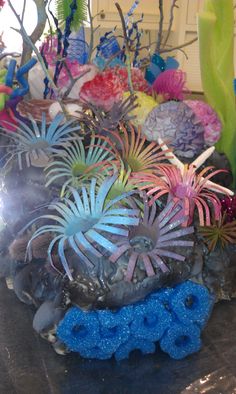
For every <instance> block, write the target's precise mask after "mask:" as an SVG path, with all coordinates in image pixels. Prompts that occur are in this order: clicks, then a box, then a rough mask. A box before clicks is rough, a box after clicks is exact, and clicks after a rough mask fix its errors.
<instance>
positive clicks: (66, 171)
mask: <svg viewBox="0 0 236 394" xmlns="http://www.w3.org/2000/svg"><path fill="white" fill-rule="evenodd" d="M61 153H63V155H61ZM58 156H59V157H58V158H57V160H55V161H53V162H51V163H50V164H49V165H48V166H47V167H46V176H47V178H49V179H48V181H47V183H46V186H49V185H50V184H51V183H53V182H55V181H57V180H58V179H60V178H65V182H64V183H63V186H62V189H61V195H62V196H63V195H64V193H65V190H66V189H67V188H68V187H69V186H72V187H76V188H77V187H79V186H80V185H81V184H82V183H84V182H86V181H88V180H89V179H91V178H92V177H96V178H97V179H98V180H100V181H102V180H103V179H104V178H105V176H107V175H109V174H110V175H111V174H113V173H114V172H115V171H117V168H118V167H119V162H118V161H117V160H116V159H115V155H114V154H113V153H112V152H111V151H110V150H109V148H108V146H107V142H106V141H102V140H101V139H100V138H95V137H94V136H92V137H91V141H90V144H89V146H88V150H87V152H86V150H85V147H84V144H83V142H82V141H81V140H80V139H78V140H74V141H72V142H71V144H70V146H68V147H65V148H64V150H63V151H61V152H60V154H59V155H58Z"/></svg>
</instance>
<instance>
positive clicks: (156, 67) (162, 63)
mask: <svg viewBox="0 0 236 394" xmlns="http://www.w3.org/2000/svg"><path fill="white" fill-rule="evenodd" d="M178 67H179V63H178V62H177V60H175V58H173V57H168V58H167V59H166V60H164V59H163V58H162V57H161V56H160V55H158V54H156V53H154V55H152V57H151V61H150V65H149V67H148V68H147V70H146V74H145V78H146V80H147V82H148V83H149V84H150V85H152V84H153V82H154V81H155V80H156V78H157V77H158V75H160V74H161V73H162V72H164V71H166V70H172V69H174V70H176V69H177V68H178Z"/></svg>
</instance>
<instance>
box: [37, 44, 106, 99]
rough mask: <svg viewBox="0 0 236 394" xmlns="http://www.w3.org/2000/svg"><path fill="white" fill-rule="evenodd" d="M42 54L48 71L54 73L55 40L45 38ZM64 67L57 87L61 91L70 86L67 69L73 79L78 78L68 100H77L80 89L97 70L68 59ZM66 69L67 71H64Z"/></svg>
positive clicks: (93, 66)
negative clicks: (48, 68)
mask: <svg viewBox="0 0 236 394" xmlns="http://www.w3.org/2000/svg"><path fill="white" fill-rule="evenodd" d="M42 48H43V54H44V56H45V58H46V60H47V63H48V65H49V67H50V71H52V73H54V71H55V67H56V61H57V38H56V37H52V38H49V37H48V38H47V39H46V41H45V42H44V44H43V46H42V47H41V49H42ZM64 62H65V64H66V67H62V69H61V72H60V75H59V78H58V83H57V84H58V87H59V88H62V89H65V90H66V89H67V88H68V87H69V85H70V76H69V74H68V71H67V69H69V70H70V74H71V76H72V77H73V78H78V77H80V76H81V78H79V79H78V80H77V82H76V83H75V84H74V86H73V88H72V89H71V91H70V94H69V96H68V97H69V98H76V99H78V98H79V93H80V89H81V87H82V86H83V84H84V83H85V82H88V81H91V80H92V79H93V78H94V77H95V75H96V74H97V73H98V69H97V67H96V66H95V65H93V64H85V65H80V64H79V63H78V62H77V61H76V60H73V61H70V60H68V59H65V60H64ZM66 68H67V69H66Z"/></svg>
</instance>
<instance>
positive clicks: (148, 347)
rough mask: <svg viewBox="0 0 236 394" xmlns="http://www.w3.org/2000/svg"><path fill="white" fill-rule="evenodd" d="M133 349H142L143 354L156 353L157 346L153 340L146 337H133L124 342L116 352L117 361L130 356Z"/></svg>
mask: <svg viewBox="0 0 236 394" xmlns="http://www.w3.org/2000/svg"><path fill="white" fill-rule="evenodd" d="M133 350H140V351H141V352H142V353H143V354H148V353H154V352H155V350H156V346H155V344H154V343H153V342H151V341H148V340H146V339H138V338H131V339H130V340H129V341H128V342H126V343H124V344H122V345H121V346H120V347H119V349H117V351H116V352H115V358H116V360H117V361H121V360H124V359H127V358H129V354H130V353H131V352H132V351H133Z"/></svg>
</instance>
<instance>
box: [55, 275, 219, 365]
mask: <svg viewBox="0 0 236 394" xmlns="http://www.w3.org/2000/svg"><path fill="white" fill-rule="evenodd" d="M213 304H214V298H213V296H212V295H211V294H210V293H209V291H208V290H207V289H206V288H205V287H204V286H201V285H199V284H196V283H193V282H192V281H186V282H184V283H182V284H179V285H177V286H175V287H174V288H171V289H169V288H167V289H162V290H159V291H157V292H155V293H153V294H151V295H150V296H148V297H147V298H146V299H145V300H143V301H141V302H138V303H136V304H134V305H131V306H124V307H122V308H120V309H119V310H117V311H115V312H113V311H110V310H97V311H92V312H83V311H82V310H80V309H79V308H77V307H72V308H70V309H69V311H68V312H67V314H66V315H65V317H64V319H63V320H62V321H61V322H60V324H59V326H58V329H57V336H58V338H59V339H60V340H61V341H62V342H63V343H65V345H66V346H67V347H68V349H69V350H71V351H74V352H79V353H80V355H81V356H82V357H85V358H96V359H101V360H104V359H109V358H111V357H112V356H113V355H114V356H115V358H116V359H117V360H122V359H125V358H128V357H129V354H130V353H131V352H132V351H133V350H136V349H138V350H140V351H141V352H142V353H143V354H146V353H154V352H155V348H156V346H155V345H156V343H157V341H159V343H160V347H161V349H162V350H163V351H164V352H166V353H168V354H169V355H170V357H172V358H174V359H182V358H184V357H186V356H188V355H190V354H192V353H195V352H197V351H199V350H200V348H201V330H202V328H203V326H204V325H205V323H206V322H207V320H208V318H209V316H210V313H211V310H212V307H213Z"/></svg>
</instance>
